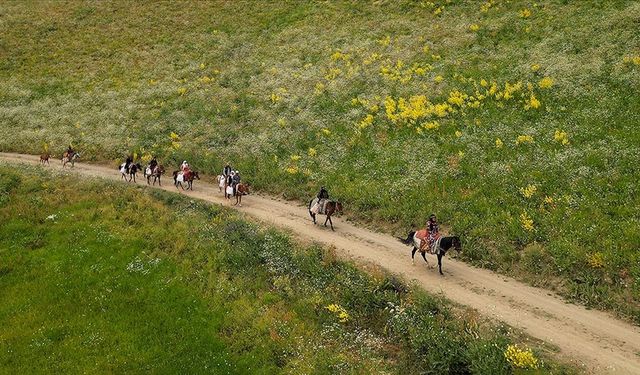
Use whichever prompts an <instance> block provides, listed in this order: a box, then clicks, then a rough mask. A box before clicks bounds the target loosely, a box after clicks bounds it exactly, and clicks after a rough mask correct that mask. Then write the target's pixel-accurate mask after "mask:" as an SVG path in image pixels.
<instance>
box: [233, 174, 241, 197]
mask: <svg viewBox="0 0 640 375" xmlns="http://www.w3.org/2000/svg"><path fill="white" fill-rule="evenodd" d="M231 183H232V187H233V195H234V196H235V195H236V188H237V187H238V184H239V183H240V172H238V171H235V173H234V175H233V177H232V178H231Z"/></svg>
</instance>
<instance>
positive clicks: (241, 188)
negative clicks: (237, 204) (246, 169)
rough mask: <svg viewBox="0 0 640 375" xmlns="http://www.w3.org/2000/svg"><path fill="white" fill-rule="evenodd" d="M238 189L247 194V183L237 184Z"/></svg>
mask: <svg viewBox="0 0 640 375" xmlns="http://www.w3.org/2000/svg"><path fill="white" fill-rule="evenodd" d="M238 191H239V192H241V193H242V194H249V185H248V184H238Z"/></svg>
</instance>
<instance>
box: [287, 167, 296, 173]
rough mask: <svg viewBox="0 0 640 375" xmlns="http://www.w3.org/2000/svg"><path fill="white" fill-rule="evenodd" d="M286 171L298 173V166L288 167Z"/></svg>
mask: <svg viewBox="0 0 640 375" xmlns="http://www.w3.org/2000/svg"><path fill="white" fill-rule="evenodd" d="M285 171H286V172H287V173H289V174H296V173H298V167H288V168H286V169H285Z"/></svg>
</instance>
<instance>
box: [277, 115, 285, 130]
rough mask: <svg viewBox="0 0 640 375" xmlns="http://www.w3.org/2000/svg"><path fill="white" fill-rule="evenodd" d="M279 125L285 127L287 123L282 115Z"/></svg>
mask: <svg viewBox="0 0 640 375" xmlns="http://www.w3.org/2000/svg"><path fill="white" fill-rule="evenodd" d="M278 125H280V127H282V128H284V126H285V125H287V121H286V120H285V119H283V118H282V117H280V118H279V119H278Z"/></svg>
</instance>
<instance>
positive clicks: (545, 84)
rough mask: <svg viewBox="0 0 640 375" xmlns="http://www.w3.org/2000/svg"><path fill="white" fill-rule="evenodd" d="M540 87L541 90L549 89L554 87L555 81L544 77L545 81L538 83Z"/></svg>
mask: <svg viewBox="0 0 640 375" xmlns="http://www.w3.org/2000/svg"><path fill="white" fill-rule="evenodd" d="M538 86H539V87H540V88H541V89H548V88H549V87H551V86H553V79H551V78H549V77H544V78H543V79H541V80H540V82H538Z"/></svg>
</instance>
